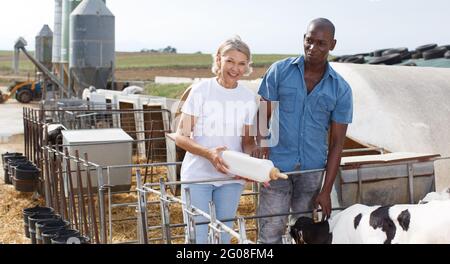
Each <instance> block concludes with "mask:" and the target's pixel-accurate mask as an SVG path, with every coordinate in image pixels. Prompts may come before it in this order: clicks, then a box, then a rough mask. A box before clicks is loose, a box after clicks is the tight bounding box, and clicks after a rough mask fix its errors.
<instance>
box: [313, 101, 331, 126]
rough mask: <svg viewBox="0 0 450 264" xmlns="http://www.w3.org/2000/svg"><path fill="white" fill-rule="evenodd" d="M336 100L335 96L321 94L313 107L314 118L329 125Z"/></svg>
mask: <svg viewBox="0 0 450 264" xmlns="http://www.w3.org/2000/svg"><path fill="white" fill-rule="evenodd" d="M334 107H335V102H334V100H333V98H331V97H329V96H327V95H324V94H323V95H319V97H318V99H317V103H316V105H315V106H314V109H313V111H312V112H313V115H312V116H313V119H314V120H316V121H317V122H319V123H320V124H323V125H325V126H327V127H328V124H329V122H330V118H331V112H332V111H333V110H334Z"/></svg>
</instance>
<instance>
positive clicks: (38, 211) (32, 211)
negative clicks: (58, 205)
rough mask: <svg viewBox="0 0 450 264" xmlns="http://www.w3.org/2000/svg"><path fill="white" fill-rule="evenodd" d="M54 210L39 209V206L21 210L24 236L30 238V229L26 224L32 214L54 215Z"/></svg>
mask: <svg viewBox="0 0 450 264" xmlns="http://www.w3.org/2000/svg"><path fill="white" fill-rule="evenodd" d="M54 212H55V210H53V208H51V207H41V206H39V205H37V206H35V207H30V208H25V209H23V210H22V215H23V227H24V230H25V236H26V237H27V238H30V229H29V223H28V217H29V216H30V215H33V214H54Z"/></svg>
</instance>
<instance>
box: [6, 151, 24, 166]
mask: <svg viewBox="0 0 450 264" xmlns="http://www.w3.org/2000/svg"><path fill="white" fill-rule="evenodd" d="M18 156H21V157H24V156H23V153H19V152H11V153H9V152H6V153H3V154H2V164H3V166H6V164H7V161H8V160H7V158H8V159H9V158H10V157H18Z"/></svg>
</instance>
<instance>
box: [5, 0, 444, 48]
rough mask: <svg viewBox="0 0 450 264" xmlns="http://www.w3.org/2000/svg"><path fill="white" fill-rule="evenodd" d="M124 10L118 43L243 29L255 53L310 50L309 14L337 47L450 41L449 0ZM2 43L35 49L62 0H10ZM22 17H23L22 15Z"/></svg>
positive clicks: (219, 36)
mask: <svg viewBox="0 0 450 264" xmlns="http://www.w3.org/2000/svg"><path fill="white" fill-rule="evenodd" d="M107 5H108V7H109V9H110V10H111V11H112V12H113V13H114V15H115V16H116V49H117V50H118V51H137V50H140V49H142V48H148V49H152V48H154V49H158V48H162V47H166V46H167V45H171V46H173V47H176V48H177V49H178V51H179V52H182V53H191V52H196V51H202V52H204V53H211V52H213V51H214V50H215V49H216V47H217V46H218V45H219V44H220V43H221V42H222V41H223V40H225V39H226V38H228V37H231V36H233V35H236V34H237V35H240V36H241V38H242V39H243V40H244V41H246V42H247V43H248V44H249V45H250V47H251V49H252V51H253V52H254V53H279V54H286V53H289V54H297V53H302V47H301V45H302V44H301V40H302V36H303V34H304V33H305V30H306V26H307V23H308V21H310V20H311V19H313V18H316V17H326V18H329V19H330V20H332V21H333V22H334V24H335V25H336V39H337V40H338V44H337V47H336V49H335V51H334V52H333V53H334V54H336V55H342V54H351V53H359V52H366V51H372V50H375V49H379V48H393V47H408V48H410V49H414V48H415V47H417V46H419V45H422V44H427V43H437V44H440V45H447V44H450V33H449V32H450V31H449V29H448V27H449V26H450V14H449V11H450V1H448V0H427V1H421V0H420V1H419V0H409V1H408V0H315V1H313V0H309V1H306V0H107ZM0 7H1V10H2V12H1V13H2V15H1V16H0V50H10V49H12V46H13V44H14V40H15V39H17V37H19V36H23V37H25V39H26V40H27V41H28V43H29V46H30V48H29V49H30V50H31V49H33V48H32V47H34V37H35V35H36V34H37V33H38V32H39V30H40V28H41V27H42V25H43V24H49V25H50V27H51V28H52V29H53V12H54V0H2V1H1V2H0ZM18 18H19V19H18Z"/></svg>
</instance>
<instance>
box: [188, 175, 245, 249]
mask: <svg viewBox="0 0 450 264" xmlns="http://www.w3.org/2000/svg"><path fill="white" fill-rule="evenodd" d="M185 188H189V189H190V193H191V204H192V206H195V207H196V208H198V209H200V210H202V211H203V212H205V213H207V214H209V201H213V202H214V204H215V206H216V217H217V219H218V220H222V219H229V218H234V217H235V216H236V210H237V208H238V206H239V199H240V198H241V194H242V191H243V190H244V186H243V185H242V184H239V183H231V184H224V185H222V186H214V185H212V184H185V185H183V186H182V188H181V196H182V199H183V201H186V192H185ZM183 218H184V222H185V223H187V217H186V215H185V214H183ZM194 219H195V223H198V222H205V221H208V220H207V219H206V218H205V217H203V216H196V217H195V218H194ZM224 224H226V225H227V226H228V227H230V228H232V227H233V222H232V221H231V222H225V223H224ZM195 235H196V243H197V244H207V243H208V225H207V224H204V225H197V226H196V229H195ZM221 239H222V243H224V244H229V243H230V240H231V236H230V235H229V234H228V233H226V232H224V233H222V237H221Z"/></svg>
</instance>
